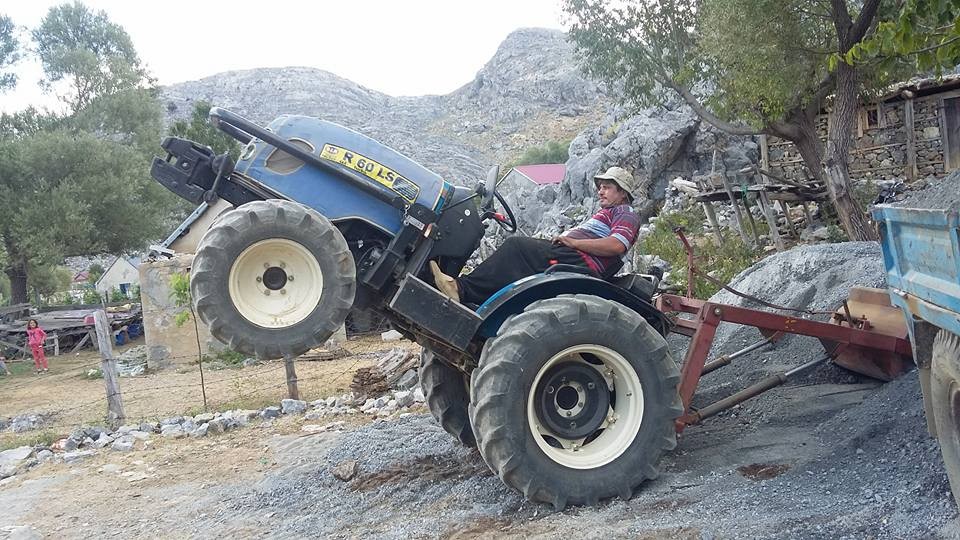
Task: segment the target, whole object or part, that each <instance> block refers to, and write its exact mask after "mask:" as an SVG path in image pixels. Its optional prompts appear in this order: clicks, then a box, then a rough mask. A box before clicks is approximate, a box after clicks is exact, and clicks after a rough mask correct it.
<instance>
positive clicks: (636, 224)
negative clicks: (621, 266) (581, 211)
mask: <svg viewBox="0 0 960 540" xmlns="http://www.w3.org/2000/svg"><path fill="white" fill-rule="evenodd" d="M639 229H640V216H638V215H637V213H636V212H634V211H633V208H632V207H631V206H630V205H629V204H621V205H620V206H614V207H611V208H601V209H600V211H599V212H597V213H596V214H594V215H593V217H591V218H590V219H588V220H587V221H584V222H583V223H581V224H580V225H578V226H577V227H574V228H573V229H570V230H569V231H567V232H566V233H564V236H569V237H570V238H577V239H588V240H591V239H597V238H606V237H608V236H612V237H614V238H616V239H617V240H619V241H620V242H621V243H622V244H623V245H624V247H626V248H627V250H628V251H629V250H630V247H631V246H633V243H634V242H635V241H636V240H637V230H639ZM578 251H579V250H578ZM624 254H626V253H624ZM580 255H581V256H583V260H584V261H585V262H586V263H587V266H589V267H590V269H591V270H593V271H594V272H596V273H598V274H600V275H603V273H604V271H605V270H606V269H607V268H609V267H610V265H611V264H613V263H614V262H615V261H616V260H617V259H618V258H619V257H616V256H613V257H598V256H596V255H591V254H589V253H584V252H583V251H580Z"/></svg>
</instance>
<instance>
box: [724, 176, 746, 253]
mask: <svg viewBox="0 0 960 540" xmlns="http://www.w3.org/2000/svg"><path fill="white" fill-rule="evenodd" d="M720 181H721V182H723V189H724V190H725V191H726V192H727V197H729V198H730V204H732V205H733V219H734V220H736V222H737V229H739V232H740V238H741V239H743V243H744V244H749V243H750V238H749V237H747V231H746V229H745V228H744V226H743V214H742V213H741V212H740V204H739V203H737V197H736V195H734V194H733V189H731V188H730V181H729V180H727V175H725V174H723V173H720Z"/></svg>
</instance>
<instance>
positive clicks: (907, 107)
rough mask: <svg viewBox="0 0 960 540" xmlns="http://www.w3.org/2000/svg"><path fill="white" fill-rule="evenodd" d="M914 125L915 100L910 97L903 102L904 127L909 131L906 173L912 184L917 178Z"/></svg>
mask: <svg viewBox="0 0 960 540" xmlns="http://www.w3.org/2000/svg"><path fill="white" fill-rule="evenodd" d="M913 123H914V120H913V98H912V97H908V98H907V99H906V100H904V102H903V126H904V128H905V129H906V130H907V149H906V152H907V165H906V170H905V171H904V172H905V173H906V176H907V180H909V181H911V182H912V181H914V180H915V179H916V178H917V144H916V133H914V126H913Z"/></svg>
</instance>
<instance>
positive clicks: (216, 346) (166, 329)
mask: <svg viewBox="0 0 960 540" xmlns="http://www.w3.org/2000/svg"><path fill="white" fill-rule="evenodd" d="M192 263H193V255H190V254H182V255H177V256H176V257H174V258H172V259H166V260H161V261H154V262H145V263H143V264H141V265H140V268H139V270H140V295H141V300H142V303H143V330H144V334H145V336H146V342H147V350H148V353H147V362H148V365H149V366H150V368H151V369H153V368H163V367H169V366H171V365H174V364H185V363H189V362H193V361H196V359H197V329H199V335H200V352H201V353H202V354H207V353H208V352H209V351H211V350H221V349H223V348H224V345H223V344H222V343H220V342H219V341H217V340H216V339H215V338H214V337H213V336H212V335H210V330H209V329H208V328H207V326H206V325H205V324H203V322H202V321H199V320H198V321H196V323H197V324H196V326H195V325H194V322H193V321H192V320H190V321H188V322H187V323H185V324H183V325H182V326H177V323H176V322H175V321H174V318H175V317H176V316H177V313H179V312H180V311H181V310H182V309H184V308H181V307H178V306H177V305H176V304H175V302H174V300H173V298H172V296H171V287H170V278H171V277H172V276H173V275H174V274H178V273H182V272H188V271H189V270H190V265H191V264H192Z"/></svg>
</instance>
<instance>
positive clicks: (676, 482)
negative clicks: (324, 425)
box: [201, 243, 958, 539]
mask: <svg viewBox="0 0 960 540" xmlns="http://www.w3.org/2000/svg"><path fill="white" fill-rule="evenodd" d="M879 257H880V255H879V250H878V248H877V246H876V245H872V244H861V243H850V244H831V245H818V246H806V247H801V248H797V249H794V250H792V251H789V252H786V253H782V254H778V255H775V256H772V257H770V258H768V259H766V260H764V261H762V262H761V263H759V264H758V265H757V267H754V268H751V269H750V270H748V271H745V272H744V273H743V274H741V275H740V276H738V277H737V278H736V279H735V280H734V282H733V286H734V287H735V288H738V289H741V290H743V291H744V292H747V293H750V294H754V295H758V296H761V297H763V298H766V299H768V300H770V301H773V302H775V303H780V304H786V305H790V306H792V307H798V308H812V309H830V308H833V307H835V306H836V305H837V304H838V303H839V301H840V300H841V299H842V298H844V297H845V296H846V291H847V289H848V288H849V287H850V286H852V285H871V286H877V285H882V269H881V267H880V261H879ZM714 300H716V301H723V302H727V303H731V304H742V302H741V299H738V298H736V297H732V296H731V295H729V293H725V292H721V293H719V294H718V295H717V296H715V297H714ZM757 339H758V336H757V335H756V331H755V330H752V329H736V328H732V329H724V330H722V331H721V332H718V340H717V350H718V351H722V352H729V351H732V350H736V349H739V348H741V347H742V346H744V345H746V344H749V343H752V342H754V341H756V340H757ZM671 344H672V345H673V347H674V348H675V351H676V354H677V355H678V357H679V355H682V353H683V348H684V343H683V341H681V340H678V339H676V338H672V339H671ZM822 354H823V353H822V348H821V347H820V345H819V343H817V342H815V341H812V340H809V339H806V338H789V339H785V340H783V341H781V342H780V343H778V344H776V345H775V346H772V347H770V348H768V349H767V350H764V351H762V352H760V353H757V354H754V355H753V356H748V357H745V358H743V359H741V360H738V361H735V362H734V364H732V365H730V366H728V367H726V368H724V369H722V370H720V371H718V372H715V373H714V374H711V375H709V376H707V377H705V379H704V381H703V382H702V390H703V391H702V393H701V394H700V396H701V397H711V398H716V397H721V396H723V395H727V394H729V393H730V392H732V391H735V390H738V389H740V388H742V387H743V386H745V385H747V384H749V383H750V382H752V381H754V380H756V379H759V378H761V377H763V376H764V375H766V374H769V373H772V372H776V371H781V370H783V369H785V368H786V369H788V368H789V367H791V366H795V365H799V364H801V363H803V362H806V361H808V360H811V359H814V358H818V357H820V356H821V355H822ZM325 436H327V437H330V440H329V442H328V443H326V444H324V445H322V447H323V451H318V450H317V449H316V448H313V450H311V452H310V453H309V457H307V458H303V457H299V458H296V459H294V458H293V457H289V459H290V460H292V461H296V463H297V465H296V466H290V467H285V468H282V469H281V470H279V471H278V472H276V473H273V474H270V475H268V476H267V477H266V478H265V479H264V480H263V481H262V482H261V483H260V484H259V485H257V486H254V487H249V486H242V487H241V486H238V487H237V488H235V489H231V490H228V491H227V492H226V493H224V494H222V495H221V496H220V497H219V498H222V499H223V500H224V501H225V504H227V505H228V507H229V508H230V510H228V511H227V512H226V515H225V517H223V518H222V519H223V523H222V524H221V525H222V526H223V527H226V528H227V530H230V529H229V528H228V526H229V525H230V524H231V523H232V524H234V525H236V523H237V518H236V516H244V517H243V521H244V522H257V523H269V524H271V529H270V530H271V531H272V532H271V533H270V534H271V535H272V536H276V537H300V536H323V537H343V538H345V537H356V536H376V537H379V538H420V537H443V538H462V537H474V536H489V535H498V536H507V537H524V538H527V537H535V538H537V537H539V538H551V537H556V536H559V535H565V536H566V535H570V534H576V535H579V536H583V537H586V538H610V537H618V538H619V537H643V538H758V537H762V538H823V539H828V538H829V539H835V538H953V537H956V536H955V535H956V531H957V530H958V525H957V519H956V515H957V510H956V506H955V504H954V501H953V499H952V498H951V495H950V490H949V484H948V481H947V478H946V474H945V472H944V470H943V466H942V463H941V461H940V455H939V448H938V446H937V443H936V441H935V440H934V439H931V438H930V437H929V436H928V434H927V431H926V424H925V420H924V416H923V411H922V406H921V399H920V391H919V384H918V381H917V378H916V375H915V373H913V372H911V373H908V374H906V375H905V376H903V377H901V378H900V379H898V380H896V381H893V382H891V383H888V384H880V383H877V382H875V381H871V380H869V379H866V378H863V377H860V376H858V375H853V374H850V373H848V372H846V371H844V370H842V369H840V368H837V367H833V366H826V367H824V368H822V369H820V370H817V371H815V372H814V373H812V374H808V375H807V376H805V377H801V378H799V379H797V380H796V381H791V382H790V383H788V384H787V385H785V386H782V387H780V388H777V389H774V390H772V391H770V392H768V393H766V394H763V395H762V396H760V397H759V398H756V399H754V400H751V401H748V402H746V403H745V404H743V405H742V406H740V407H737V408H734V409H732V410H730V411H727V412H726V413H724V414H721V415H719V416H717V417H715V418H711V419H709V420H707V421H706V422H705V423H703V424H702V425H698V426H692V427H689V428H687V430H686V431H685V432H684V433H683V434H682V436H681V437H680V439H679V446H678V447H677V449H676V450H675V451H674V452H672V453H670V454H668V455H667V456H666V457H665V458H664V460H663V461H662V463H661V468H662V474H661V476H660V478H658V479H657V480H654V481H651V482H648V483H647V484H645V485H643V486H641V488H640V489H639V490H638V492H637V493H636V494H635V496H634V498H633V499H632V500H630V501H628V502H624V501H620V500H612V501H607V502H605V503H604V504H602V505H601V506H600V507H598V508H568V509H567V510H565V511H563V512H559V513H555V512H553V511H552V510H551V509H550V508H549V507H547V506H542V505H537V504H533V503H529V502H527V501H525V500H524V499H523V498H522V497H521V496H519V495H518V494H517V493H515V492H513V491H511V490H509V489H508V488H506V487H505V486H504V485H503V484H502V483H501V482H500V480H499V479H498V478H496V477H494V476H493V475H492V474H491V473H490V472H489V470H488V469H487V468H486V466H485V465H484V463H483V461H482V460H481V458H480V457H479V455H478V454H477V453H476V452H474V451H472V450H468V449H465V448H463V447H460V446H459V445H457V444H456V443H455V442H454V441H453V439H452V438H451V437H449V436H448V435H446V434H445V433H444V432H443V431H442V430H441V429H440V428H439V427H438V426H437V425H436V424H435V423H434V422H433V421H432V419H431V418H430V417H429V416H426V415H415V416H411V417H407V418H404V419H401V420H399V421H388V422H377V423H374V424H371V425H368V426H365V427H361V428H358V429H355V430H352V431H347V432H344V433H342V434H339V435H325ZM296 444H302V443H294V444H293V446H287V447H286V448H285V449H284V450H283V452H280V455H288V456H296V455H298V452H297V451H296ZM350 460H355V461H356V462H357V469H358V472H357V476H356V477H355V478H354V479H353V480H351V481H348V482H345V481H341V480H337V479H336V478H335V477H334V476H333V475H332V474H331V470H332V469H333V468H334V467H336V466H337V465H338V464H342V463H344V462H347V461H350ZM207 530H213V531H218V532H222V531H223V530H224V529H223V528H220V527H217V526H215V527H212V528H209V529H207ZM236 530H246V529H243V528H240V529H236ZM201 536H203V535H202V534H201Z"/></svg>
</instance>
